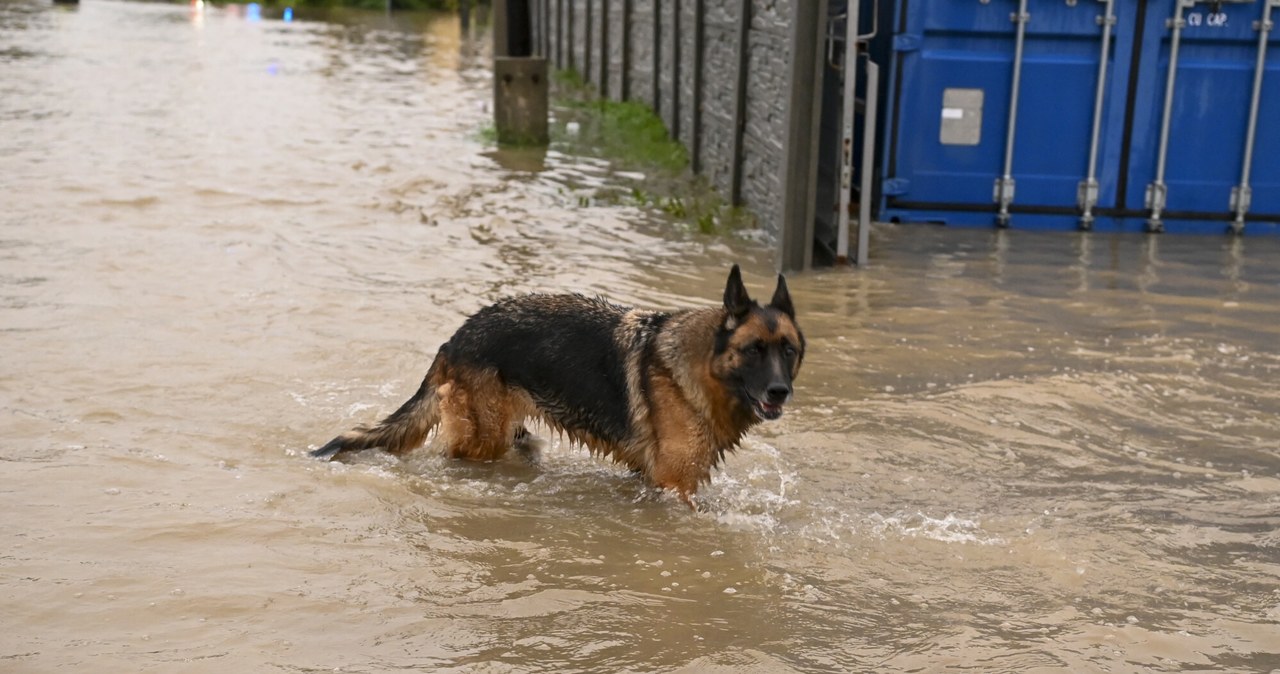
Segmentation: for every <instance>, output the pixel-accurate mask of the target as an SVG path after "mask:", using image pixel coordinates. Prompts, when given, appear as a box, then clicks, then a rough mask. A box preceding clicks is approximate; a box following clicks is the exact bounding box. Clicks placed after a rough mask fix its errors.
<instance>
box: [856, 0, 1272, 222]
mask: <svg viewBox="0 0 1280 674" xmlns="http://www.w3.org/2000/svg"><path fill="white" fill-rule="evenodd" d="M1108 16H1110V20H1108V19H1107V17H1108ZM1277 19H1280V0H1243V1H1231V0H1223V1H1222V2H1197V1H1195V0H1114V1H1109V0H971V1H965V2H960V1H957V0H896V2H894V3H893V21H892V30H893V41H892V52H891V54H890V55H889V60H890V64H889V82H888V95H887V99H888V100H887V103H886V105H887V113H886V117H885V119H886V120H887V123H886V124H885V125H884V127H883V129H882V132H883V136H882V143H883V147H884V149H885V151H884V154H883V164H882V168H881V170H882V174H881V175H882V176H883V181H882V183H881V186H882V197H883V198H882V202H881V206H882V210H881V218H882V219H886V220H898V221H903V222H919V221H925V222H942V223H946V224H954V225H982V226H990V225H993V224H997V225H1010V226H1015V227H1022V228H1040V229H1075V228H1077V227H1082V226H1083V227H1086V228H1093V229H1097V230H1103V231H1144V230H1148V229H1150V230H1156V231H1160V230H1167V231H1170V232H1196V233H1209V232H1212V233H1220V232H1223V231H1229V230H1231V229H1232V228H1233V225H1238V224H1239V223H1241V222H1242V223H1244V224H1245V229H1247V231H1249V232H1268V233H1280V46H1278V45H1277V44H1276V42H1277V40H1280V30H1275V29H1274V28H1273V24H1274V22H1275V21H1276V20H1277ZM1019 56H1020V58H1019ZM1100 64H1105V67H1103V68H1102V69H1101V71H1100V68H1099V66H1100ZM1170 92H1171V93H1170ZM1010 122H1012V124H1010ZM1251 129H1253V131H1251ZM1095 135H1096V141H1095ZM1162 156H1163V162H1162V161H1161V158H1162ZM1091 165H1092V171H1091ZM1091 178H1092V179H1091ZM1086 214H1087V216H1091V217H1083V218H1082V216H1084V215H1086Z"/></svg>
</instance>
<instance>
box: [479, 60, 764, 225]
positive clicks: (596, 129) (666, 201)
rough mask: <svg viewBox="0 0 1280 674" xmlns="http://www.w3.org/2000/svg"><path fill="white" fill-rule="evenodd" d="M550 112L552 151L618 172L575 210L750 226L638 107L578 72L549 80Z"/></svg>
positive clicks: (488, 134) (487, 132)
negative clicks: (614, 207)
mask: <svg viewBox="0 0 1280 674" xmlns="http://www.w3.org/2000/svg"><path fill="white" fill-rule="evenodd" d="M550 114H551V117H552V119H551V124H550V135H551V147H552V149H555V150H557V151H560V152H564V153H566V154H574V155H583V156H591V157H597V158H600V159H604V160H606V161H608V162H609V163H610V164H611V165H612V166H613V167H614V168H615V169H616V170H617V173H616V176H617V178H618V179H617V180H616V181H615V182H614V184H613V185H611V186H608V187H595V188H593V190H592V191H591V192H590V193H589V194H578V195H576V201H577V202H578V204H579V205H580V206H588V205H590V204H592V203H601V204H631V205H635V206H639V207H641V208H651V209H656V210H659V211H662V212H664V213H666V214H667V215H669V216H670V217H672V218H674V219H676V220H679V221H681V222H684V223H687V224H688V225H690V226H691V227H692V228H694V229H696V230H697V231H700V232H702V233H705V234H713V233H720V232H728V231H735V230H741V229H751V228H754V226H755V224H756V223H755V219H754V217H753V216H752V215H751V214H750V213H749V212H748V211H747V210H745V209H743V208H738V207H733V206H730V205H729V204H727V203H726V202H725V201H724V199H723V198H721V197H720V195H719V194H717V193H716V191H715V189H713V188H712V187H711V185H710V184H709V183H708V182H707V181H706V179H704V178H702V177H700V176H695V175H693V174H692V172H691V171H690V169H689V153H688V151H687V150H686V149H685V147H684V146H683V145H681V144H680V143H679V142H677V141H676V140H674V139H672V138H671V136H670V134H668V133H667V129H666V126H665V125H664V124H663V123H662V120H661V119H660V118H659V117H658V116H657V115H656V114H654V112H653V111H652V110H650V109H649V108H648V107H647V106H645V105H644V104H642V103H638V102H635V101H611V100H608V99H606V98H603V97H601V96H599V95H598V94H597V93H596V92H595V90H594V89H592V88H591V86H590V85H588V84H586V83H585V82H584V81H583V80H582V77H581V76H580V75H579V74H578V73H577V72H576V71H573V70H562V71H558V72H556V73H554V75H553V76H552V78H551V112H550ZM480 137H481V138H482V139H484V140H486V141H489V140H490V139H495V138H496V133H494V131H493V130H492V128H485V129H481V130H480Z"/></svg>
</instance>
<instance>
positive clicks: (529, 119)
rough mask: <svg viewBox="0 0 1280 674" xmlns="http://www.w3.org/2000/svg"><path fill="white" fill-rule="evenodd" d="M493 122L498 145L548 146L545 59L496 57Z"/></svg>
mask: <svg viewBox="0 0 1280 674" xmlns="http://www.w3.org/2000/svg"><path fill="white" fill-rule="evenodd" d="M495 4H498V3H495ZM493 121H494V126H496V127H497V130H498V142H499V143H503V144H515V145H545V144H546V143H547V60H546V59H545V58H541V57H511V56H497V57H494V59H493Z"/></svg>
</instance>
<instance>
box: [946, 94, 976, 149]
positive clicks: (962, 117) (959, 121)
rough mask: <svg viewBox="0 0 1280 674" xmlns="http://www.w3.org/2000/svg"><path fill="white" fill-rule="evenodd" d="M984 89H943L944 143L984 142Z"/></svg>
mask: <svg viewBox="0 0 1280 674" xmlns="http://www.w3.org/2000/svg"><path fill="white" fill-rule="evenodd" d="M982 98H983V91H982V89H943V90H942V128H941V131H940V132H939V134H938V141H939V142H941V143H942V144H943V145H977V144H978V143H981V142H982Z"/></svg>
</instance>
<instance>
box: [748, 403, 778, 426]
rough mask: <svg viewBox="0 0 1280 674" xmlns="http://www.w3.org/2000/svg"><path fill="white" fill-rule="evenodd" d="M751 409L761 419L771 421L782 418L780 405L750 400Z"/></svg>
mask: <svg viewBox="0 0 1280 674" xmlns="http://www.w3.org/2000/svg"><path fill="white" fill-rule="evenodd" d="M751 409H752V410H753V411H754V412H755V413H756V416H757V417H759V418H761V419H766V420H769V421H772V420H774V419H777V418H778V417H780V416H782V404H781V403H778V404H776V405H775V404H773V403H767V402H765V401H763V400H757V399H755V398H752V399H751Z"/></svg>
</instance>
